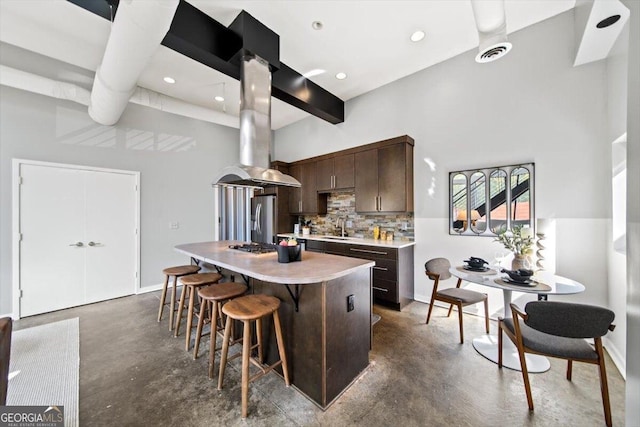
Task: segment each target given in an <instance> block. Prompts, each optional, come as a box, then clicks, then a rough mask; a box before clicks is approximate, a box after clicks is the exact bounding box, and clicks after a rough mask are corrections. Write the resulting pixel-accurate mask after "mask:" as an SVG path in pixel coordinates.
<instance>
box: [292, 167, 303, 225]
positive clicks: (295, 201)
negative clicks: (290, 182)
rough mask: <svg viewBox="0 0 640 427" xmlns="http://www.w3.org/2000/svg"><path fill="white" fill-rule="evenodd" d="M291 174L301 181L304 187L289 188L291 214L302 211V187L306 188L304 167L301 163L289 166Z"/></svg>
mask: <svg viewBox="0 0 640 427" xmlns="http://www.w3.org/2000/svg"><path fill="white" fill-rule="evenodd" d="M289 175H291V176H292V177H294V178H295V179H297V180H298V181H300V183H301V184H302V187H300V188H294V187H291V188H290V189H289V213H290V214H299V213H300V212H302V206H301V205H300V204H301V202H302V188H304V183H303V182H302V168H301V166H300V165H293V166H291V167H290V168H289Z"/></svg>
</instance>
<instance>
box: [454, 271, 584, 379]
mask: <svg viewBox="0 0 640 427" xmlns="http://www.w3.org/2000/svg"><path fill="white" fill-rule="evenodd" d="M449 271H450V272H451V274H452V275H453V276H455V277H458V278H460V279H462V280H465V281H467V282H471V283H475V284H478V285H482V286H488V287H491V288H497V289H501V290H502V298H503V302H504V317H505V318H508V317H511V306H510V304H511V298H512V293H513V292H514V291H515V292H524V293H528V294H538V299H540V300H546V299H547V296H548V295H568V294H577V293H580V292H583V291H584V289H585V287H584V285H583V284H582V283H578V282H576V281H575V280H571V279H568V278H566V277H562V276H557V275H555V274H552V273H549V272H544V271H538V272H536V273H535V274H534V276H533V278H532V280H533V281H534V284H536V286H526V285H515V284H508V283H505V282H504V281H503V280H500V279H503V278H505V277H506V278H508V276H507V275H506V274H504V273H500V272H498V271H497V270H495V269H490V270H489V271H487V272H475V271H470V270H466V269H465V268H463V267H451V268H450V269H449ZM504 338H505V339H503V340H502V366H504V367H506V368H509V369H513V370H516V371H520V370H522V369H521V368H520V358H519V356H518V349H517V348H516V346H515V344H513V343H512V342H511V340H510V339H509V338H508V337H506V336H505V337H504ZM473 348H475V349H476V351H477V352H478V353H480V354H481V355H482V356H484V357H485V358H487V359H489V360H491V361H492V362H494V363H498V336H497V335H491V334H487V335H483V336H481V337H477V338H474V340H473ZM525 358H526V360H527V369H528V371H529V372H531V373H539V372H545V371H547V370H549V368H550V367H551V364H550V363H549V359H547V358H546V357H544V356H539V355H535V354H529V353H527V354H525Z"/></svg>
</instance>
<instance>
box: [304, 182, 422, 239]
mask: <svg viewBox="0 0 640 427" xmlns="http://www.w3.org/2000/svg"><path fill="white" fill-rule="evenodd" d="M339 219H342V220H344V221H345V232H346V233H347V235H348V236H352V237H365V238H373V227H375V226H376V225H377V226H379V227H380V231H383V230H384V231H393V236H394V239H395V240H413V238H414V228H413V215H411V214H407V213H403V214H375V215H366V214H358V213H356V198H355V195H354V194H353V193H331V194H329V195H328V198H327V214H326V215H306V216H301V217H300V221H301V222H302V221H311V233H312V234H335V235H339V234H340V231H341V228H340V226H339V225H338V220H339ZM347 221H350V222H351V224H349V225H351V227H348V226H347Z"/></svg>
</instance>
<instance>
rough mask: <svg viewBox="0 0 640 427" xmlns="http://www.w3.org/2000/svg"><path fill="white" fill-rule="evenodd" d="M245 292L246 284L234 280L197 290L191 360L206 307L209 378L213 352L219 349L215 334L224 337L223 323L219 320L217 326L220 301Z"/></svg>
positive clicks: (197, 346)
mask: <svg viewBox="0 0 640 427" xmlns="http://www.w3.org/2000/svg"><path fill="white" fill-rule="evenodd" d="M245 292H247V286H246V285H245V284H244V283H236V282H228V283H219V284H217V285H215V286H207V287H205V288H202V289H199V290H198V296H199V297H200V300H201V302H200V316H199V319H198V329H197V332H196V342H195V345H194V346H193V360H195V359H196V358H197V357H198V349H199V348H200V338H201V337H202V326H203V325H204V321H205V316H204V310H205V308H208V309H209V316H210V317H209V323H210V324H211V332H210V337H209V378H213V373H214V364H215V352H216V350H220V349H219V348H218V349H216V335H218V334H219V335H220V337H224V335H223V334H222V330H223V328H224V323H223V322H222V321H221V322H220V323H221V324H220V327H219V326H218V317H220V319H221V320H222V303H223V302H224V301H227V300H231V299H233V298H237V297H239V296H242V295H243V294H244V293H245ZM212 306H213V307H212Z"/></svg>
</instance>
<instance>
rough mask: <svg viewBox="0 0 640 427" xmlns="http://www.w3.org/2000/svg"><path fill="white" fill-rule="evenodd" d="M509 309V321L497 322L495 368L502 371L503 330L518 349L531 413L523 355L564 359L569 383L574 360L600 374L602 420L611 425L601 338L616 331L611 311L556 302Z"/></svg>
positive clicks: (530, 304) (501, 320)
mask: <svg viewBox="0 0 640 427" xmlns="http://www.w3.org/2000/svg"><path fill="white" fill-rule="evenodd" d="M511 310H512V312H513V317H512V318H507V319H502V318H501V319H499V322H498V330H499V332H498V367H499V368H502V332H503V331H504V333H505V334H506V335H507V336H508V337H509V338H510V339H511V341H513V342H514V343H515V345H516V347H517V348H518V354H519V356H520V366H521V368H522V379H523V380H524V389H525V391H526V393H527V403H528V404H529V410H530V411H533V398H532V397H531V384H530V383H529V374H528V372H527V361H526V359H525V357H524V354H525V353H534V354H541V355H545V356H550V357H557V358H560V359H566V360H567V361H568V365H567V379H568V380H569V381H571V367H572V362H573V361H576V362H585V363H592V364H595V365H598V368H599V371H600V390H601V391H602V404H603V406H604V418H605V422H606V423H607V426H611V406H610V404H609V388H608V386H607V372H606V370H605V362H604V352H603V349H602V336H604V335H605V334H606V333H607V331H613V329H614V328H615V325H613V324H612V322H613V319H614V317H615V315H614V313H613V311H611V310H608V309H606V308H603V307H596V306H593V305H585V304H572V303H566V302H557V301H553V302H552V301H532V302H529V303H527V305H525V311H524V312H523V311H522V310H520V308H518V306H517V305H515V304H511ZM585 338H591V339H593V345H592V344H590V343H588V342H587V341H585Z"/></svg>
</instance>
